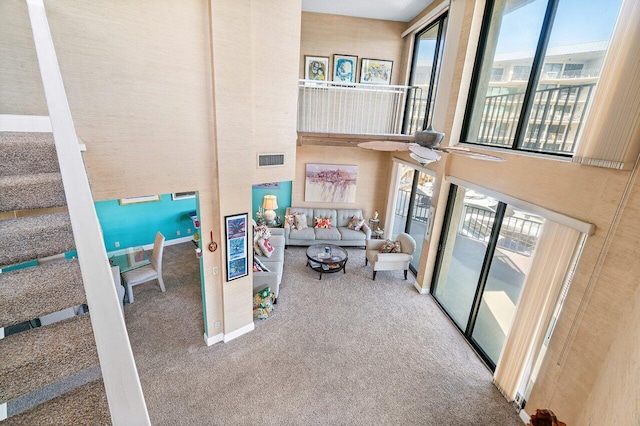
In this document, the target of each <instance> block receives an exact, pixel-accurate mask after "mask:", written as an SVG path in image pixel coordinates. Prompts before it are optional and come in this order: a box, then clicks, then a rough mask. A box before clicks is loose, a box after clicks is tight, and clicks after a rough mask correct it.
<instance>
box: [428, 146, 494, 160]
mask: <svg viewBox="0 0 640 426" xmlns="http://www.w3.org/2000/svg"><path fill="white" fill-rule="evenodd" d="M439 151H444V152H447V153H449V154H454V155H463V156H465V157H469V158H475V159H476V160H485V161H496V162H499V163H501V162H503V161H506V160H505V159H504V158H502V157H496V156H495V155H489V154H483V153H480V152H476V151H471V150H468V149H465V148H462V149H458V148H455V149H452V148H441V149H439Z"/></svg>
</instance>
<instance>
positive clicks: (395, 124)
mask: <svg viewBox="0 0 640 426" xmlns="http://www.w3.org/2000/svg"><path fill="white" fill-rule="evenodd" d="M425 108H426V95H425V96H423V90H422V89H421V88H419V87H409V86H382V85H371V84H351V83H341V82H332V81H326V82H318V81H314V80H300V81H299V84H298V131H299V132H312V133H342V134H359V135H380V134H401V133H402V130H403V119H404V115H405V109H407V111H408V115H407V117H408V119H407V120H408V121H411V123H413V124H411V125H410V126H408V128H412V127H413V126H414V125H415V126H417V125H418V123H419V124H420V125H421V121H420V120H421V119H422V118H423V117H424V110H425ZM421 117H422V118H421Z"/></svg>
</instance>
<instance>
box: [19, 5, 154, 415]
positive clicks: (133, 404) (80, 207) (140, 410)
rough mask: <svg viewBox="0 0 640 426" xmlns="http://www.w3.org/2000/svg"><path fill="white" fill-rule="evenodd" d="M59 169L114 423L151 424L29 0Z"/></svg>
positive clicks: (54, 74)
mask: <svg viewBox="0 0 640 426" xmlns="http://www.w3.org/2000/svg"><path fill="white" fill-rule="evenodd" d="M27 6H28V10H29V17H30V20H31V27H32V31H33V37H34V42H35V46H36V53H37V57H38V63H39V67H40V73H41V76H42V83H43V87H44V91H45V97H46V100H47V106H48V108H49V116H50V118H51V125H52V130H53V137H54V141H55V146H56V151H57V153H58V159H59V163H60V173H61V175H62V181H63V185H64V190H65V193H66V196H67V205H68V210H69V216H70V218H71V225H72V228H73V234H74V238H75V243H76V249H77V252H78V260H79V263H80V267H81V271H82V278H83V281H84V287H85V293H86V297H87V303H88V305H89V309H90V315H91V323H92V326H93V332H94V337H95V341H96V347H97V351H98V357H99V359H100V367H101V369H102V376H103V381H104V386H105V390H106V394H107V399H108V401H109V411H110V413H111V420H112V422H113V424H116V425H120V424H139V425H145V424H146V425H149V424H151V423H150V420H149V414H148V412H147V406H146V403H145V400H144V395H143V393H142V386H141V385H140V379H139V377H138V372H137V369H136V365H135V361H134V358H133V353H132V351H131V345H130V342H129V337H128V335H127V330H126V326H125V323H124V318H123V317H122V313H121V310H120V306H119V301H118V296H117V294H116V290H115V286H114V283H113V278H112V274H111V270H110V267H109V260H108V258H107V253H106V250H105V248H104V244H103V238H102V231H101V229H100V223H99V221H98V217H97V215H96V211H95V206H94V203H93V197H92V194H91V189H90V186H89V181H88V178H87V174H86V170H85V168H84V163H83V161H82V156H81V153H80V150H79V149H78V139H77V136H76V132H75V128H74V124H73V119H72V117H71V111H70V108H69V103H68V100H67V96H66V93H65V90H64V85H63V82H62V76H61V74H60V68H59V65H58V60H57V57H56V53H55V49H54V45H53V40H52V37H51V32H50V29H49V24H48V22H47V16H46V11H45V8H44V3H43V0H27Z"/></svg>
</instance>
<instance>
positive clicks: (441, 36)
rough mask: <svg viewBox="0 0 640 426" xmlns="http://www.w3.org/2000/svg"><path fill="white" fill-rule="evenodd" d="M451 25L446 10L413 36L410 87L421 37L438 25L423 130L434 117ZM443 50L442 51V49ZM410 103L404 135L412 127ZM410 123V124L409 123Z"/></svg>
mask: <svg viewBox="0 0 640 426" xmlns="http://www.w3.org/2000/svg"><path fill="white" fill-rule="evenodd" d="M448 23H449V10H448V9H447V10H444V11H443V12H442V13H440V14H439V15H438V16H436V17H434V18H433V19H432V20H430V21H429V23H428V24H427V25H425V26H424V27H423V28H422V29H420V30H418V31H416V32H415V34H414V36H413V49H412V52H411V61H410V64H409V66H410V67H411V71H410V72H409V85H410V86H412V85H413V78H414V73H415V66H416V62H415V61H416V58H417V56H418V49H419V47H420V43H419V41H420V37H421V36H422V35H423V34H424V33H426V32H427V31H429V30H431V29H432V28H433V27H435V26H436V25H439V27H438V35H437V38H436V48H435V51H434V54H433V66H432V67H431V76H430V77H429V93H428V94H427V100H426V106H425V110H424V118H423V121H422V130H424V129H426V128H427V127H428V125H429V124H431V119H432V115H433V109H432V108H431V104H432V103H433V99H434V98H435V95H436V92H437V90H438V88H437V87H436V86H437V83H438V81H439V76H440V65H441V64H440V62H441V59H442V52H443V51H444V43H446V33H445V31H446V27H447V26H448ZM441 48H442V49H441ZM409 110H410V107H409V103H408V102H407V103H406V104H405V108H404V115H403V122H402V130H403V133H406V132H407V131H408V130H409V127H411V123H410V121H411V117H409ZM407 121H409V123H408V122H407Z"/></svg>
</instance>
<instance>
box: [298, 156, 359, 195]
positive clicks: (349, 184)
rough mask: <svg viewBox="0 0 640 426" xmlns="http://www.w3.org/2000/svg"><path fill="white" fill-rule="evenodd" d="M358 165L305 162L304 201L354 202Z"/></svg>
mask: <svg viewBox="0 0 640 426" xmlns="http://www.w3.org/2000/svg"><path fill="white" fill-rule="evenodd" d="M357 177H358V166H356V165H351V164H307V169H306V179H305V186H304V201H306V202H323V203H355V202H356V178H357Z"/></svg>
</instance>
